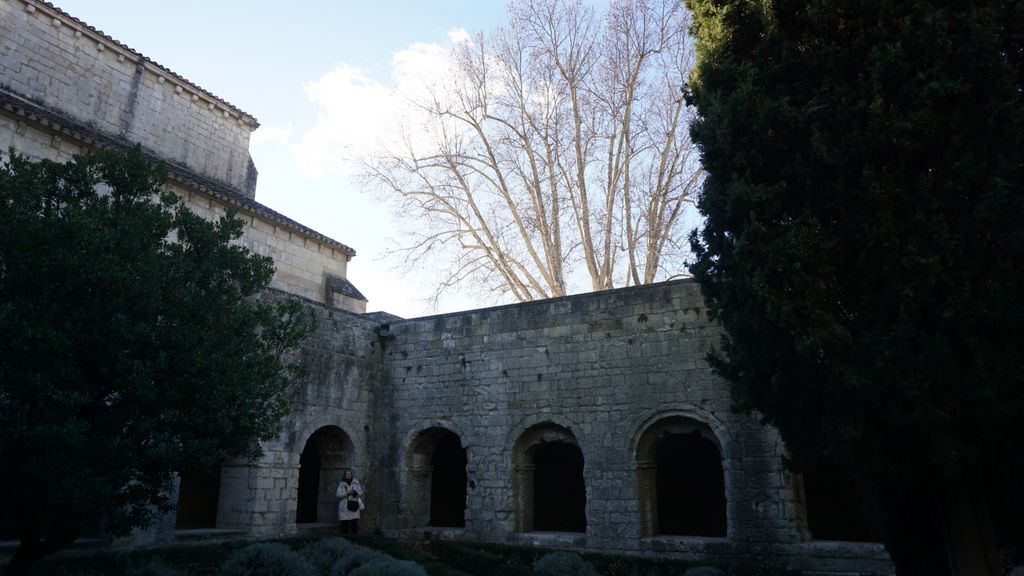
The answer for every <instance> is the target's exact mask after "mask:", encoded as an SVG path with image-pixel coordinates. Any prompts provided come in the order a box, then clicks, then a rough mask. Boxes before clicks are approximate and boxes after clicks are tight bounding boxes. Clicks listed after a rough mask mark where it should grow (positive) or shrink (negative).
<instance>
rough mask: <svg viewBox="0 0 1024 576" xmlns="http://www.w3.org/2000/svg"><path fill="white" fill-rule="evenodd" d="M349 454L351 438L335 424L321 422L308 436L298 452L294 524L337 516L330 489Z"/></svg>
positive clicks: (320, 520) (339, 476) (326, 520)
mask: <svg viewBox="0 0 1024 576" xmlns="http://www.w3.org/2000/svg"><path fill="white" fill-rule="evenodd" d="M351 457H352V441H351V440H350V439H349V437H348V435H347V434H345V432H344V431H343V430H342V429H341V428H338V427H337V426H324V427H323V428H320V429H319V430H317V431H316V432H314V433H313V434H312V436H310V437H309V440H307V441H306V444H305V446H304V447H303V449H302V453H301V455H300V456H299V492H298V498H297V505H296V508H295V523H296V524H308V523H312V522H334V521H336V520H337V516H338V512H337V498H335V496H334V492H335V490H336V489H337V487H338V483H339V482H340V481H341V475H342V473H343V472H344V470H345V468H347V467H349V466H350V464H351Z"/></svg>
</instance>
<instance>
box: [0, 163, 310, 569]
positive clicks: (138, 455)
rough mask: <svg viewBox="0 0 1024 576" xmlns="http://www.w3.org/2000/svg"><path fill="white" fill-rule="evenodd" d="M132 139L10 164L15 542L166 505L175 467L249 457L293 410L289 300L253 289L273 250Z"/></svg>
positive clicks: (36, 547) (49, 544) (9, 451)
mask: <svg viewBox="0 0 1024 576" xmlns="http://www.w3.org/2000/svg"><path fill="white" fill-rule="evenodd" d="M163 181H164V172H163V170H162V169H161V168H159V167H155V166H153V165H151V164H150V163H148V162H147V161H146V160H145V159H144V158H143V156H142V154H141V152H140V151H139V150H138V149H137V148H136V149H135V150H133V151H131V152H130V153H128V154H122V153H117V152H111V151H98V152H94V153H90V154H88V155H85V156H82V157H78V158H76V159H74V160H72V161H70V162H68V163H64V164H60V163H54V162H50V161H40V162H30V161H28V160H26V159H25V158H24V157H21V156H19V155H18V154H16V153H14V152H13V151H11V154H10V157H9V158H8V160H6V161H5V162H3V163H2V164H0V470H2V474H3V476H4V481H5V488H6V490H7V493H5V494H4V495H3V496H4V505H5V506H6V505H8V504H10V505H12V506H14V507H16V515H17V525H18V526H17V529H18V536H19V537H20V539H21V547H20V548H19V549H18V551H17V552H16V554H15V556H14V557H13V559H12V560H11V563H10V565H9V566H8V573H12V574H15V573H23V572H24V571H25V570H26V569H27V567H28V566H29V565H30V564H31V563H32V562H34V561H35V560H37V559H39V558H41V557H43V556H45V555H47V554H49V553H52V552H53V551H55V550H57V549H58V548H60V547H61V546H64V545H66V544H68V543H69V542H71V541H72V540H74V539H75V538H76V537H77V536H78V535H79V534H83V533H85V534H96V533H104V534H109V535H124V534H127V533H128V532H129V531H130V530H131V529H132V528H134V527H140V526H145V525H146V524H147V523H148V522H149V521H150V520H151V519H152V518H153V516H154V514H156V513H158V512H160V511H164V510H166V509H168V508H169V507H170V506H171V505H172V503H170V502H168V499H167V494H168V493H169V492H170V490H169V488H170V481H171V479H172V477H173V474H174V472H176V471H190V470H207V469H209V467H210V466H211V465H212V464H214V463H216V462H217V461H218V460H219V459H221V458H223V457H225V456H229V455H249V456H252V455H255V454H256V453H258V450H259V449H258V446H257V444H256V442H255V440H257V439H264V438H269V437H272V436H274V435H275V434H276V432H277V426H278V424H279V421H280V419H281V417H282V416H283V415H284V414H285V411H286V409H287V406H286V402H285V400H284V396H283V394H284V392H285V389H286V386H287V383H288V373H289V372H290V370H291V367H290V366H288V365H286V364H285V362H284V358H286V357H287V356H286V355H287V354H288V351H289V350H291V349H292V348H293V347H294V346H295V345H296V344H297V343H298V341H299V339H300V338H301V337H302V335H303V334H304V332H305V331H306V330H307V328H308V320H307V318H306V315H305V314H304V313H302V311H301V309H300V308H299V307H298V304H297V303H286V304H274V303H273V302H270V301H261V300H260V299H259V295H260V293H261V291H262V289H263V288H264V287H266V286H267V284H268V282H269V281H270V279H271V276H272V274H273V265H272V262H271V261H270V259H269V258H266V257H262V256H256V255H253V254H250V253H249V252H248V251H247V250H245V249H244V248H243V247H241V246H238V245H237V244H235V243H234V242H233V241H234V240H235V239H237V238H238V237H239V236H240V235H241V231H242V222H241V221H240V220H239V219H237V218H235V217H234V216H233V215H232V214H230V213H229V214H228V215H227V216H225V217H223V218H221V219H219V220H218V221H216V222H211V221H207V220H204V219H202V218H200V217H199V216H197V215H196V214H194V213H193V212H191V211H190V210H188V209H187V208H186V207H184V206H182V205H181V204H180V202H179V201H178V199H177V198H176V197H175V196H174V195H173V194H170V193H168V192H162V183H163Z"/></svg>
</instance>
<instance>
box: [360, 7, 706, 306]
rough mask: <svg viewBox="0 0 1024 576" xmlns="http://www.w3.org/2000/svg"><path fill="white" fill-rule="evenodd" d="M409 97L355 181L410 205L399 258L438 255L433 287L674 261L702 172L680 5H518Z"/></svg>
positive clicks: (558, 279) (557, 291)
mask: <svg viewBox="0 0 1024 576" xmlns="http://www.w3.org/2000/svg"><path fill="white" fill-rule="evenodd" d="M509 18H510V19H509V22H508V23H507V25H506V26H504V27H503V28H500V29H498V30H497V31H496V32H494V33H493V34H490V35H487V36H485V35H482V34H478V35H477V36H475V37H474V38H473V39H472V40H470V41H467V42H463V43H460V44H459V45H458V46H457V47H456V48H455V50H454V51H453V53H452V56H451V58H452V62H451V70H452V73H451V75H450V78H447V79H444V80H441V81H438V82H436V83H435V84H433V85H431V86H430V87H429V89H428V90H426V91H425V92H424V94H421V95H418V96H411V97H410V99H411V101H412V102H413V103H414V105H415V107H416V108H417V110H418V111H419V113H421V117H422V118H424V119H425V120H422V121H421V122H418V123H415V124H412V123H410V124H409V125H406V126H405V129H404V130H403V133H402V137H401V139H400V143H398V144H396V145H393V146H391V147H390V148H388V149H387V151H386V152H382V153H379V154H377V155H376V156H375V157H374V159H373V160H372V161H371V162H369V163H368V165H367V170H366V179H367V181H368V182H369V183H371V184H373V185H376V186H377V187H379V189H381V190H383V191H384V192H385V193H386V194H385V195H386V196H387V197H389V198H393V199H395V200H396V201H397V202H398V204H399V209H400V210H401V212H402V213H403V214H405V215H408V216H422V217H423V222H424V223H425V225H426V226H425V228H424V230H425V231H424V232H421V233H418V234H416V235H415V236H414V240H413V242H412V243H411V244H410V245H408V246H406V247H405V248H404V251H405V253H406V258H407V260H409V261H418V260H421V259H422V258H423V257H424V256H425V255H427V254H429V253H433V252H434V251H437V250H450V252H451V254H452V255H453V262H454V263H453V265H452V267H451V269H450V270H448V273H447V275H446V276H445V279H444V281H443V282H442V285H441V287H440V289H439V292H441V291H443V290H445V289H446V288H449V287H451V286H454V285H457V284H460V283H463V282H465V281H473V282H475V283H476V286H478V287H483V288H485V289H488V290H492V291H498V292H501V293H507V294H510V295H511V296H512V297H513V298H515V299H516V300H519V301H525V300H532V299H536V298H546V297H554V296H561V295H565V294H567V293H569V292H570V291H571V289H570V285H571V283H572V281H573V280H574V279H575V280H577V283H578V282H579V280H580V279H581V278H583V277H584V276H583V273H582V271H583V270H585V272H586V276H587V277H589V279H590V287H589V288H590V289H593V290H602V289H608V288H613V287H616V286H624V285H625V286H628V285H635V284H644V283H649V282H653V281H655V280H657V279H660V278H664V277H665V276H666V275H667V274H668V273H671V272H673V271H682V268H683V266H682V257H683V249H684V248H683V246H684V245H685V242H680V243H679V244H677V243H676V240H677V239H678V240H683V239H684V236H685V232H684V231H681V230H680V229H679V228H680V223H681V215H682V213H683V210H684V207H685V206H686V205H687V204H690V203H692V200H693V194H694V192H695V190H696V189H697V185H698V183H699V180H700V177H701V172H700V167H699V163H698V158H697V152H696V150H695V149H694V146H693V144H692V143H691V142H690V139H689V134H688V130H687V127H686V122H687V117H688V114H689V111H688V110H687V107H686V104H685V101H684V99H683V89H684V82H685V80H686V78H687V75H688V73H689V69H690V66H691V62H692V47H691V44H690V42H689V38H688V36H687V26H688V22H689V20H688V18H689V15H688V13H687V12H686V10H685V9H684V7H683V6H682V2H679V1H673V0H662V1H659V0H651V1H649V2H645V1H643V0H618V1H614V2H612V3H611V5H610V6H609V7H608V9H607V11H605V12H604V13H601V14H598V13H596V12H595V11H594V10H593V9H592V8H591V7H589V6H587V5H584V4H582V3H580V2H566V1H564V0H563V1H559V0H523V1H521V2H518V3H516V4H514V5H513V6H512V7H511V9H510V13H509Z"/></svg>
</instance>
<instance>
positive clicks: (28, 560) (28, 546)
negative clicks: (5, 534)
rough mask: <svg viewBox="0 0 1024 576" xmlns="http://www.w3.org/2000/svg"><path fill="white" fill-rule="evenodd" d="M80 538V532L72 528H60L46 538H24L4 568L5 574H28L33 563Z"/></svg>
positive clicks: (7, 575)
mask: <svg viewBox="0 0 1024 576" xmlns="http://www.w3.org/2000/svg"><path fill="white" fill-rule="evenodd" d="M77 538H78V532H77V531H76V530H73V529H71V528H59V529H57V530H56V531H55V532H54V533H53V534H51V535H50V536H49V537H48V538H46V539H45V540H41V539H39V538H22V540H21V545H20V546H18V549H17V550H16V551H15V552H14V556H13V557H11V562H10V563H9V564H8V565H7V568H6V570H4V576H22V575H24V574H28V573H29V570H31V568H32V565H33V564H35V563H36V562H38V561H39V560H42V559H43V558H46V557H47V556H49V555H51V554H53V553H54V552H56V551H58V550H60V549H61V548H64V547H65V546H67V545H68V544H71V543H72V542H74V541H75V540H76V539H77Z"/></svg>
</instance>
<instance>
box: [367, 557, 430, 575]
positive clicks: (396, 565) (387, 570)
mask: <svg viewBox="0 0 1024 576" xmlns="http://www.w3.org/2000/svg"><path fill="white" fill-rule="evenodd" d="M349 576H428V575H427V571H426V570H424V569H423V567H422V566H420V565H419V564H417V563H415V562H410V561H408V560H395V559H393V558H390V559H387V560H374V561H373V562H370V563H369V564H363V565H362V566H360V567H358V568H356V569H355V570H353V571H352V572H350V573H349Z"/></svg>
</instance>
